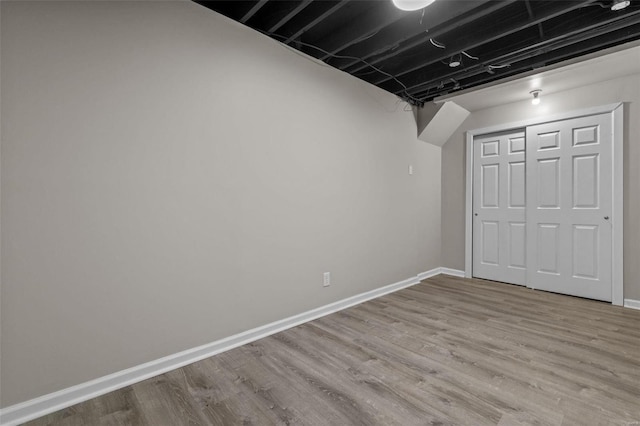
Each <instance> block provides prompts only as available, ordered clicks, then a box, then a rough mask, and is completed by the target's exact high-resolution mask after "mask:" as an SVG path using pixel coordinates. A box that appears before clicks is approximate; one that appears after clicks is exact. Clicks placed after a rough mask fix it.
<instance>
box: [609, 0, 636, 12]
mask: <svg viewBox="0 0 640 426" xmlns="http://www.w3.org/2000/svg"><path fill="white" fill-rule="evenodd" d="M630 4H631V1H630V0H613V4H612V5H611V10H622V9H624V8H625V7H627V6H629V5H630Z"/></svg>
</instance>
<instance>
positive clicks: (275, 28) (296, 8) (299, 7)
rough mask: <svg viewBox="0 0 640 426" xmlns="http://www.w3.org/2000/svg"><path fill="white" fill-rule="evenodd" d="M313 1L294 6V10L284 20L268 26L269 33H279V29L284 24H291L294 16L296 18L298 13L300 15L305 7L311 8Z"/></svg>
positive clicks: (308, 0)
mask: <svg viewBox="0 0 640 426" xmlns="http://www.w3.org/2000/svg"><path fill="white" fill-rule="evenodd" d="M311 1H312V0H304V1H301V2H300V3H299V4H298V5H296V6H294V7H293V8H291V10H290V11H289V12H288V13H287V14H286V15H285V16H283V17H282V18H280V19H278V20H277V21H276V22H274V23H273V24H271V25H268V26H267V28H268V30H267V31H268V32H269V33H273V32H276V31H278V28H280V27H282V26H283V25H284V24H286V23H287V22H289V21H290V20H291V19H292V18H293V17H294V16H296V15H297V14H298V13H300V12H301V11H302V10H303V9H304V8H305V7H307V6H309V4H311Z"/></svg>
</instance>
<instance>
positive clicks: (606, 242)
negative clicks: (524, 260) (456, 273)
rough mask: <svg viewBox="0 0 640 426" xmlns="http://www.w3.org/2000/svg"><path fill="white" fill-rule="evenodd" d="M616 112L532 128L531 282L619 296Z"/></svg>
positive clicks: (529, 155)
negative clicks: (614, 246)
mask: <svg viewBox="0 0 640 426" xmlns="http://www.w3.org/2000/svg"><path fill="white" fill-rule="evenodd" d="M611 155H612V126H611V115H610V114H601V115H593V116H588V117H581V118H575V119H570V120H564V121H558V122H552V123H545V124H540V125H536V126H531V127H528V128H527V150H526V163H527V194H529V203H530V204H529V208H528V209H527V235H528V238H529V240H528V244H527V252H528V253H529V268H528V270H527V285H528V286H530V287H532V288H536V289H541V290H548V291H554V292H558V293H564V294H570V295H574V296H581V297H587V298H590V299H598V300H605V301H611V288H612V284H611V243H612V240H611V238H612V228H611V220H610V217H611V213H612V176H613V174H612V161H611V160H612V159H611Z"/></svg>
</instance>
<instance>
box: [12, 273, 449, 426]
mask: <svg viewBox="0 0 640 426" xmlns="http://www.w3.org/2000/svg"><path fill="white" fill-rule="evenodd" d="M440 273H447V272H443V271H442V268H435V269H432V270H430V271H427V272H422V273H420V274H418V275H417V276H415V277H411V278H408V279H406V280H403V281H400V282H397V283H395V284H391V285H387V286H385V287H380V288H378V289H375V290H371V291H367V292H365V293H361V294H357V295H355V296H352V297H348V298H346V299H343V300H339V301H337V302H334V303H330V304H328V305H325V306H321V307H319V308H316V309H312V310H310V311H307V312H303V313H301V314H298V315H294V316H292V317H289V318H285V319H283V320H280V321H276V322H272V323H270V324H267V325H263V326H260V327H257V328H254V329H251V330H247V331H245V332H242V333H239V334H236V335H233V336H230V337H227V338H224V339H221V340H217V341H215V342H212V343H208V344H206V345H202V346H198V347H196V348H193V349H188V350H186V351H182V352H178V353H176V354H173V355H169V356H166V357H164V358H160V359H157V360H154V361H150V362H147V363H144V364H140V365H138V366H135V367H132V368H128V369H126V370H122V371H118V372H116V373H113V374H109V375H107V376H103V377H100V378H97V379H95V380H91V381H88V382H85V383H81V384H79V385H76V386H72V387H69V388H66V389H62V390H60V391H57V392H53V393H50V394H47V395H43V396H41V397H38V398H34V399H31V400H29V401H25V402H21V403H19V404H15V405H11V406H9V407H6V408H3V409H2V410H0V425H2V426H14V425H18V424H21V423H24V422H27V421H29V420H33V419H36V418H38V417H41V416H44V415H46V414H49V413H53V412H54V411H58V410H61V409H63V408H67V407H70V406H72V405H74V404H78V403H80V402H83V401H86V400H89V399H91V398H95V397H97V396H100V395H104V394H106V393H109V392H112V391H114V390H117V389H121V388H123V387H125V386H129V385H132V384H134V383H138V382H141V381H143V380H146V379H149V378H151V377H154V376H157V375H159V374H163V373H166V372H167V371H171V370H175V369H176V368H180V367H183V366H185V365H188V364H191V363H194V362H196V361H200V360H202V359H205V358H209V357H210V356H213V355H216V354H219V353H221V352H225V351H228V350H230V349H233V348H236V347H238V346H242V345H245V344H247V343H251V342H253V341H256V340H258V339H262V338H263V337H267V336H270V335H272V334H275V333H278V332H280V331H284V330H287V329H289V328H292V327H295V326H297V325H300V324H303V323H305V322H308V321H312V320H314V319H317V318H320V317H323V316H325V315H329V314H332V313H334V312H337V311H341V310H343V309H346V308H349V307H351V306H354V305H357V304H360V303H362V302H366V301H367V300H371V299H375V298H377V297H380V296H383V295H385V294H388V293H392V292H394V291H398V290H401V289H403V288H406V287H409V286H412V285H415V284H418V283H419V282H420V281H421V280H424V279H426V278H429V277H433V276H435V275H438V274H440Z"/></svg>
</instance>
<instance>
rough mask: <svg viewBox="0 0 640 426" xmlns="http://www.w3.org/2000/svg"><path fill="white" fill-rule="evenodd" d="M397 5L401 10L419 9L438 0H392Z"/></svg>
mask: <svg viewBox="0 0 640 426" xmlns="http://www.w3.org/2000/svg"><path fill="white" fill-rule="evenodd" d="M392 1H393V4H394V6H395V7H397V8H398V9H400V10H407V11H412V10H418V9H422V8H425V7H427V6H429V5H430V4H431V3H433V2H434V1H436V0H392Z"/></svg>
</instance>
